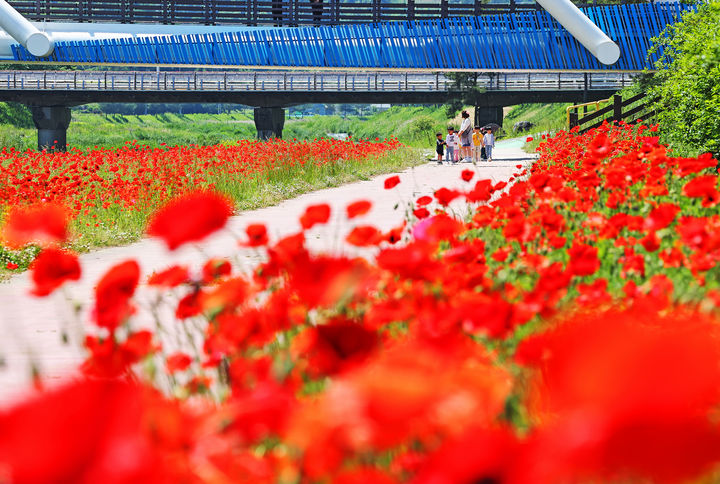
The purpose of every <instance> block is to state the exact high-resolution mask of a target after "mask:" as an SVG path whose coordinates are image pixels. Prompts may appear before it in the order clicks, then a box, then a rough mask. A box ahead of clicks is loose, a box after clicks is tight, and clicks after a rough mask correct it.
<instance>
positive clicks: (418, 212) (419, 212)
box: [413, 207, 430, 220]
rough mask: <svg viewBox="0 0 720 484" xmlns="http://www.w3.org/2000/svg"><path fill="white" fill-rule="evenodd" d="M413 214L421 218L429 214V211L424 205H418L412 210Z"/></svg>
mask: <svg viewBox="0 0 720 484" xmlns="http://www.w3.org/2000/svg"><path fill="white" fill-rule="evenodd" d="M413 215H415V217H417V218H418V219H420V220H422V219H424V218H428V217H429V216H430V211H429V210H428V209H427V208H425V207H420V208H416V209H415V210H413Z"/></svg>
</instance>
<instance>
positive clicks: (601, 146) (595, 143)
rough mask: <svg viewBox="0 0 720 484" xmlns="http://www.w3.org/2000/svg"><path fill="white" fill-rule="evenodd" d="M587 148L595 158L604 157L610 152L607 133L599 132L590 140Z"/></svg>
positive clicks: (610, 146) (610, 145)
mask: <svg viewBox="0 0 720 484" xmlns="http://www.w3.org/2000/svg"><path fill="white" fill-rule="evenodd" d="M589 148H590V153H591V154H592V155H593V156H594V157H595V158H606V157H607V156H608V155H609V154H610V149H611V148H612V143H611V141H610V139H609V138H608V136H607V134H605V133H600V134H598V135H597V136H595V138H594V139H593V140H592V141H591V142H590V146H589Z"/></svg>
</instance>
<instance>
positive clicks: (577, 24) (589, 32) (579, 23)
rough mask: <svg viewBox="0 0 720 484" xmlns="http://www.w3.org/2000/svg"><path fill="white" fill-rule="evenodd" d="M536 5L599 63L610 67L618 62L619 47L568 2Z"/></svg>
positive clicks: (545, 0)
mask: <svg viewBox="0 0 720 484" xmlns="http://www.w3.org/2000/svg"><path fill="white" fill-rule="evenodd" d="M537 3H539V4H540V5H542V7H543V8H544V9H545V10H547V11H548V13H549V14H550V15H552V16H553V17H554V18H555V20H557V21H558V22H559V23H560V25H562V26H563V27H565V29H567V31H568V32H570V33H571V34H572V36H573V37H575V38H576V39H577V40H578V42H580V43H581V44H582V45H584V46H585V48H586V49H587V50H589V51H590V52H591V53H592V55H594V56H595V57H597V59H598V60H599V61H600V62H602V63H603V64H606V65H611V64H614V63H616V62H617V61H618V59H619V58H620V47H618V45H617V44H616V43H615V42H613V41H612V39H610V37H608V36H607V35H605V32H603V31H602V30H600V28H599V27H598V26H597V25H595V24H594V23H592V21H591V20H590V19H589V18H587V15H585V14H584V13H582V11H581V10H580V9H579V8H577V7H576V6H575V5H574V4H573V3H572V2H571V1H570V0H537Z"/></svg>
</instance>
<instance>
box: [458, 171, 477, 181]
mask: <svg viewBox="0 0 720 484" xmlns="http://www.w3.org/2000/svg"><path fill="white" fill-rule="evenodd" d="M474 176H475V172H474V171H472V170H463V171H462V173H461V174H460V177H461V178H462V179H463V180H465V181H466V182H469V181H470V180H472V179H473V177H474Z"/></svg>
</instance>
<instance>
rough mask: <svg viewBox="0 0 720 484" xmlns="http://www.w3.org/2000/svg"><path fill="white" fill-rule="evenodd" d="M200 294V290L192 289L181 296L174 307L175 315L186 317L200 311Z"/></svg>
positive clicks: (180, 317)
mask: <svg viewBox="0 0 720 484" xmlns="http://www.w3.org/2000/svg"><path fill="white" fill-rule="evenodd" d="M201 294H202V293H201V292H198V291H193V292H191V293H189V294H186V295H185V296H183V298H182V299H180V302H178V306H177V308H176V309H175V317H176V318H178V319H187V318H191V317H193V316H197V315H198V314H200V313H201V312H202V306H201V305H200V298H201Z"/></svg>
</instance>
